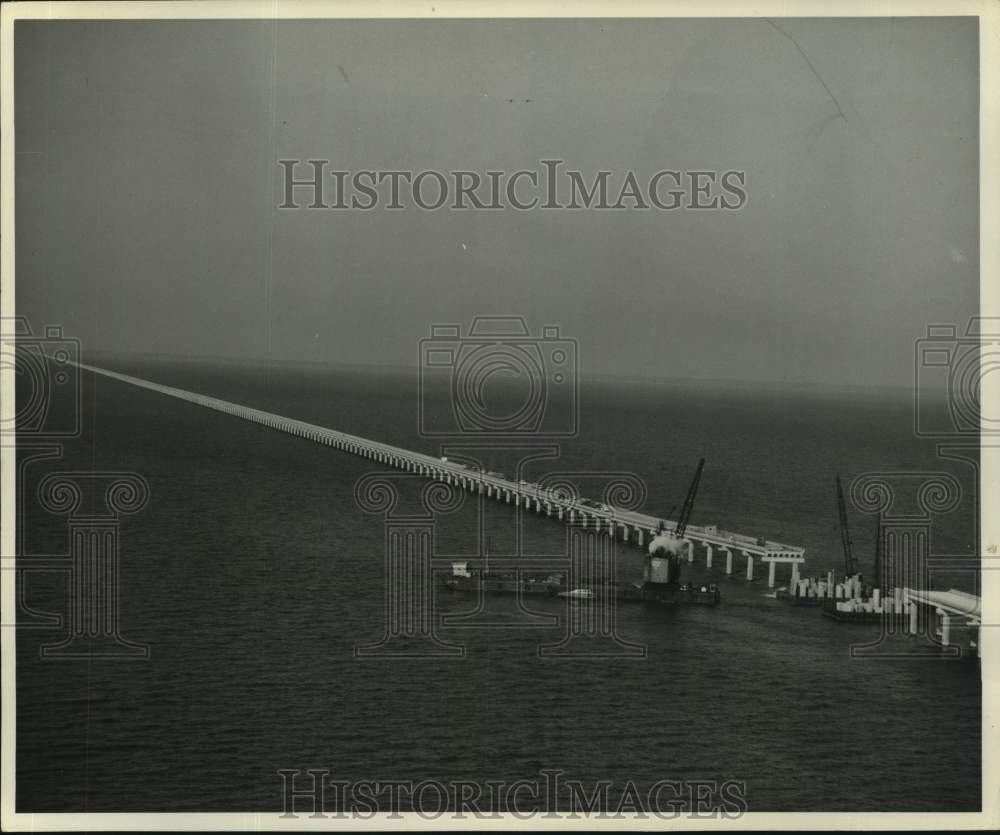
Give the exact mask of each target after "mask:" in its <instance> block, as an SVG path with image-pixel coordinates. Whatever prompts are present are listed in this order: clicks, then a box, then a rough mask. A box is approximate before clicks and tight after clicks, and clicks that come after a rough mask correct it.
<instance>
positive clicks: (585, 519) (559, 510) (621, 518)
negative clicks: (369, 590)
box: [79, 363, 805, 588]
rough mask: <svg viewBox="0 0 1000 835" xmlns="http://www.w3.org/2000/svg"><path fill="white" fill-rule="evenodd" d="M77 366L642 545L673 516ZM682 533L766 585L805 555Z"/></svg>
mask: <svg viewBox="0 0 1000 835" xmlns="http://www.w3.org/2000/svg"><path fill="white" fill-rule="evenodd" d="M79 367H80V368H82V369H85V370H87V371H92V372H94V373H95V374H101V375H103V376H105V377H110V378H111V379H114V380H119V381H120V382H123V383H129V384H130V385H133V386H138V387H139V388H144V389H148V390H150V391H155V392H158V393H160V394H165V395H167V396H169V397H176V398H178V399H180V400H186V401H187V402H189V403H195V404H197V405H199V406H204V407H206V408H209V409H215V410H217V411H220V412H225V413H226V414H229V415H233V416H235V417H239V418H243V419H244V420H249V421H253V422H254V423H260V424H263V425H264V426H268V427H270V428H272V429H277V430H280V431H282V432H287V433H288V434H290V435H295V436H297V437H300V438H307V439H308V440H311V441H315V442H316V443H320V444H325V445H327V446H331V447H333V448H334V449H339V450H342V451H344V452H350V453H352V454H354V455H358V456H361V457H362V458H369V459H371V460H373V461H377V462H379V463H381V464H386V465H388V466H391V467H396V468H397V469H401V470H405V471H407V472H413V473H417V474H418V475H422V476H425V477H426V478H430V479H437V480H439V481H443V482H445V483H447V484H453V485H456V486H458V487H461V488H463V489H466V490H471V491H473V492H479V493H483V494H485V495H486V496H487V497H488V498H493V499H496V500H497V501H505V502H506V503H507V504H514V505H515V506H516V507H524V508H525V509H528V510H534V511H536V512H538V513H543V512H544V513H546V514H547V515H548V516H553V515H555V516H556V517H557V518H558V519H559V520H560V521H563V520H565V521H568V522H570V523H576V524H580V525H581V526H583V527H589V526H590V525H593V526H594V527H595V528H598V529H604V530H607V531H608V532H609V533H610V534H612V535H614V536H615V538H616V539H617V538H620V539H621V541H622V542H627V543H632V544H635V545H636V546H638V547H639V548H642V547H644V545H645V542H646V538H647V537H649V538H652V537H654V536H655V535H656V531H657V529H658V527H659V525H660V524H661V522H663V523H664V524H665V525H666V527H667V529H668V530H670V529H671V528H673V527H674V526H675V523H674V522H671V521H670V520H665V519H661V518H660V517H656V516H649V515H647V514H645V513H638V512H636V511H631V510H623V509H621V508H615V507H609V508H608V509H607V510H605V509H603V507H602V506H601V505H598V504H595V503H585V501H586V500H585V499H584V498H583V497H579V498H575V497H569V496H566V495H565V494H564V493H559V492H558V491H554V490H547V489H546V488H544V487H541V486H539V485H535V484H527V483H523V482H515V481H512V480H509V479H507V478H502V477H500V476H499V475H491V474H489V473H485V472H480V471H479V470H473V469H470V468H468V467H467V466H465V465H464V464H461V463H459V462H456V461H446V460H444V459H442V458H435V457H434V456H432V455H424V454H422V453H419V452H411V451H409V450H405V449H401V448H400V447H395V446H391V445H389V444H383V443H379V442H378V441H372V440H369V439H367V438H362V437H359V436H357V435H350V434H348V433H347V432H338V431H337V430H335V429H327V428H325V427H323V426H317V425H315V424H312V423H306V422H305V421H302V420H295V419H294V418H289V417H283V416H282V415H276V414H272V413H271V412H264V411H261V410H260V409H254V408H252V407H250V406H242V405H240V404H238V403H230V402H229V401H227V400H220V399H219V398H217V397H209V396H208V395H205V394H197V393H195V392H190V391H185V390H184V389H178V388H174V387H173V386H165V385H161V384H160V383H154V382H151V381H149V380H143V379H140V378H138V377H131V376H129V375H128V374H121V373H119V372H117V371H110V370H108V369H105V368H97V367H95V366H92V365H86V364H85V363H79ZM684 540H685V541H686V542H688V543H689V546H690V547H689V548H688V560H689V561H690V562H693V561H694V557H695V544H700V545H702V546H703V547H704V549H705V563H706V566H707V567H708V568H711V567H712V560H713V556H714V552H715V550H716V549H717V550H719V551H720V552H721V553H722V554H724V555H725V559H726V574H727V575H732V574H733V570H734V567H733V558H734V554H740V553H742V555H743V557H744V558H745V560H746V578H747V580H753V579H754V560H755V558H757V559H760V560H761V561H762V562H764V563H767V565H768V586H769V587H770V588H773V587H774V585H775V569H776V566H777V565H779V564H787V565H790V566H791V580H790V582H791V584H792V585H793V586H794V585H795V584H797V583H798V580H799V571H800V568H801V566H802V564H803V563H804V561H805V549H803V548H799V547H796V546H794V545H784V544H782V543H780V542H772V541H770V540H763V539H755V538H754V537H750V536H744V535H741V534H737V533H732V532H730V531H724V530H720V529H719V528H717V527H716V526H715V525H705V526H698V525H688V527H687V529H686V531H685V536H684Z"/></svg>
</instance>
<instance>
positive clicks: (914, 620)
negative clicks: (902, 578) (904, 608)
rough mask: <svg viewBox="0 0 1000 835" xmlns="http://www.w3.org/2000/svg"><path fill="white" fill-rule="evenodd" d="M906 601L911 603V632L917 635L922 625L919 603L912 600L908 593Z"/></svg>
mask: <svg viewBox="0 0 1000 835" xmlns="http://www.w3.org/2000/svg"><path fill="white" fill-rule="evenodd" d="M906 601H907V603H909V604H910V634H911V635H916V634H917V630H918V629H919V627H920V622H919V614H918V611H917V609H918V607H917V603H916V601H914V600H910V596H909V595H908V594H907V595H906Z"/></svg>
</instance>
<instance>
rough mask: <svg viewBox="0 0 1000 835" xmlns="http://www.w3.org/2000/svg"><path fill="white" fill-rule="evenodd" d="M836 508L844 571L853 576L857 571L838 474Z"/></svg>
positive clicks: (842, 490)
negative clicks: (838, 514)
mask: <svg viewBox="0 0 1000 835" xmlns="http://www.w3.org/2000/svg"><path fill="white" fill-rule="evenodd" d="M837 509H838V510H839V511H840V539H841V542H843V544H844V571H846V572H847V574H846V576H847V577H853V576H854V575H855V574H856V573H857V566H856V565H855V562H854V545H853V544H852V543H851V532H850V531H849V530H848V529H847V505H846V504H845V503H844V488H843V487H842V486H841V485H840V476H837Z"/></svg>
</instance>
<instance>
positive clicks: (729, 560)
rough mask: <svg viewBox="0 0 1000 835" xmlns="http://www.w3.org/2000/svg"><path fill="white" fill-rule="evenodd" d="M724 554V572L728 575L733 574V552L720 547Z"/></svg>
mask: <svg viewBox="0 0 1000 835" xmlns="http://www.w3.org/2000/svg"><path fill="white" fill-rule="evenodd" d="M722 550H723V551H724V552H725V554H726V574H728V575H729V576H730V577H731V576H732V575H733V552H732V551H730V550H729V549H728V548H723V549H722Z"/></svg>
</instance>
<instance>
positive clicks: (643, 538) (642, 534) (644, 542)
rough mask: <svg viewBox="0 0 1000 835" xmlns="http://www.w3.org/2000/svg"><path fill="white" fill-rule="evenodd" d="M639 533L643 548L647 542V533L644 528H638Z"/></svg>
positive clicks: (640, 545)
mask: <svg viewBox="0 0 1000 835" xmlns="http://www.w3.org/2000/svg"><path fill="white" fill-rule="evenodd" d="M638 533H639V547H640V548H642V547H643V546H644V545H645V544H646V535H645V534H644V533H643V532H642V528H639V529H638Z"/></svg>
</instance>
